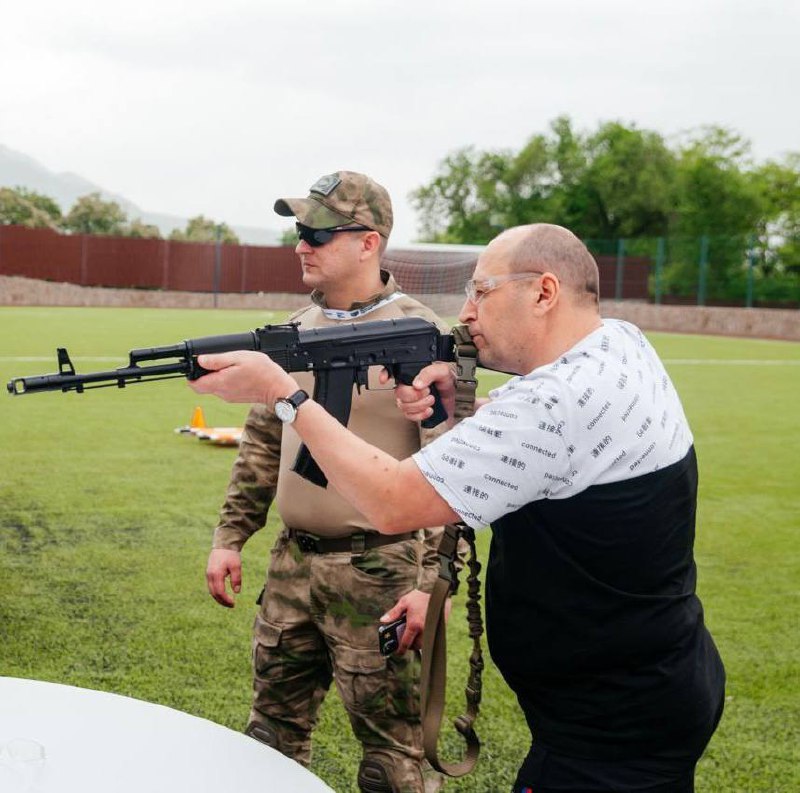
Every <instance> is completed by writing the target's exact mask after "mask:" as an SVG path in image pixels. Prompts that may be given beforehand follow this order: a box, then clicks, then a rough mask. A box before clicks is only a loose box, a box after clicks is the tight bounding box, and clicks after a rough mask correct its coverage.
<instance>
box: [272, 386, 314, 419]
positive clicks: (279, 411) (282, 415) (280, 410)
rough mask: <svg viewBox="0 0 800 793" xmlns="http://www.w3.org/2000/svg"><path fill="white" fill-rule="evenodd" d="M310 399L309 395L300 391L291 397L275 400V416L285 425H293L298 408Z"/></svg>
mask: <svg viewBox="0 0 800 793" xmlns="http://www.w3.org/2000/svg"><path fill="white" fill-rule="evenodd" d="M307 399H308V394H307V393H306V392H305V391H303V390H302V389H300V390H299V391H295V392H294V393H293V394H292V395H291V396H289V397H285V398H284V399H277V400H275V415H276V416H277V417H278V418H279V419H280V420H281V421H282V422H283V423H284V424H291V423H292V422H293V421H294V420H295V419H296V418H297V408H299V407H300V405H302V404H303V402H305V401H306V400H307Z"/></svg>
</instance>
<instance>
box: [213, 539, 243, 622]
mask: <svg viewBox="0 0 800 793" xmlns="http://www.w3.org/2000/svg"><path fill="white" fill-rule="evenodd" d="M228 578H230V581H231V589H232V590H233V592H234V593H236V594H237V595H238V594H239V592H240V591H241V589H242V556H241V554H240V553H239V551H230V550H227V549H226V548H215V549H214V550H213V551H211V553H210V554H209V555H208V564H207V565H206V584H208V591H209V594H210V595H211V597H213V598H214V600H216V601H217V603H219V604H220V606H225V607H227V608H233V607H234V605H235V604H236V601H235V600H234V598H233V595H230V594H228V590H227V588H226V582H227V580H228Z"/></svg>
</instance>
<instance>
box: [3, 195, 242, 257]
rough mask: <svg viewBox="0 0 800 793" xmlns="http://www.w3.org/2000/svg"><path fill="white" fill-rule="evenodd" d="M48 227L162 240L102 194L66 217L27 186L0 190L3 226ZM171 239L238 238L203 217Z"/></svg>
mask: <svg viewBox="0 0 800 793" xmlns="http://www.w3.org/2000/svg"><path fill="white" fill-rule="evenodd" d="M2 223H5V224H10V225H17V226H26V227H28V228H47V229H50V230H51V231H56V232H59V233H62V234H65V233H66V234H99V235H109V236H118V237H137V238H140V239H161V232H160V230H159V228H158V226H154V225H152V224H149V223H144V222H143V221H142V220H141V218H134V219H133V220H129V219H128V216H127V214H126V213H125V211H124V210H123V209H122V207H121V206H120V205H119V204H118V203H117V202H116V201H107V200H105V199H104V198H103V197H102V196H101V195H100V193H89V194H88V195H85V196H81V197H80V198H78V199H77V200H76V201H75V203H74V204H73V205H72V207H71V208H70V210H69V212H67V213H66V214H63V213H62V211H61V207H60V206H59V205H58V202H57V201H55V200H54V199H52V198H50V197H49V196H46V195H43V194H41V193H37V192H35V191H34V190H28V189H27V188H25V187H0V224H2ZM169 239H170V240H175V241H177V242H216V241H217V239H219V240H220V241H221V242H223V243H229V244H234V245H237V244H238V243H239V238H238V237H237V236H236V234H235V233H234V232H233V230H232V229H231V228H230V227H229V226H228V225H227V224H225V223H217V222H216V221H214V220H211V219H210V218H206V217H204V216H203V215H197V216H196V217H193V218H190V219H189V220H188V221H187V223H186V227H185V228H184V229H173V231H172V232H171V233H170V235H169Z"/></svg>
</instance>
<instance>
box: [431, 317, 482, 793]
mask: <svg viewBox="0 0 800 793" xmlns="http://www.w3.org/2000/svg"><path fill="white" fill-rule="evenodd" d="M453 335H454V337H455V340H456V407H455V418H456V419H457V420H459V421H460V420H461V419H462V418H464V417H465V416H468V415H472V412H473V409H474V404H475V389H476V386H477V381H476V379H475V368H476V365H477V351H476V349H475V347H474V345H473V344H472V340H471V338H470V336H469V332H468V331H467V329H466V328H465V327H464V326H456V327H455V328H454V329H453ZM461 537H463V538H464V540H465V541H466V542H467V544H468V545H469V550H470V556H469V559H468V561H467V565H468V568H469V575H468V576H467V622H468V624H469V635H470V637H471V638H472V653H471V654H470V657H469V666H470V671H469V678H468V680H467V687H466V691H465V697H466V702H467V709H466V712H465V713H464V714H462V715H461V716H459V717H458V718H457V719H456V720H455V721H454V722H453V724H454V726H455V728H456V730H458V732H459V733H461V735H462V736H463V737H464V740H465V741H466V744H467V748H466V752H465V754H464V759H463V760H461V761H460V762H457V763H448V762H444V761H442V760H440V759H439V755H438V752H437V745H438V743H439V732H440V730H441V724H442V715H443V713H444V706H445V692H446V687H447V633H446V625H445V618H444V613H445V606H446V603H447V598H448V596H449V595H450V594H451V592H455V589H456V587H457V586H458V578H457V575H458V574H457V571H456V565H455V560H456V555H457V552H458V543H459V539H460V538H461ZM438 553H439V565H440V568H439V576H438V578H437V579H436V583H435V584H434V587H433V592H432V593H431V599H430V602H429V604H428V613H427V615H426V617H425V628H424V631H423V635H422V680H421V688H422V744H423V749H424V751H425V757H426V758H427V760H428V762H429V763H430V764H431V765H432V766H433V767H434V768H435V769H436V770H437V771H439V772H441V773H443V774H446V775H447V776H451V777H460V776H464V775H465V774H468V773H469V772H470V771H472V769H473V768H474V766H475V763H476V761H477V759H478V754H479V752H480V741H479V740H478V736H477V734H476V733H475V729H474V726H473V725H474V723H475V720H476V719H477V718H478V711H479V709H480V701H481V673H482V671H483V654H482V652H481V635H482V633H483V620H482V617H481V608H480V579H479V578H478V574H479V572H480V569H481V565H480V562H479V561H478V557H477V554H476V551H475V532H474V531H473V530H472V529H471V528H470V527H469V526H467V525H466V524H464V523H456V524H449V525H447V526H445V528H444V532H443V533H442V539H441V542H440V543H439V551H438Z"/></svg>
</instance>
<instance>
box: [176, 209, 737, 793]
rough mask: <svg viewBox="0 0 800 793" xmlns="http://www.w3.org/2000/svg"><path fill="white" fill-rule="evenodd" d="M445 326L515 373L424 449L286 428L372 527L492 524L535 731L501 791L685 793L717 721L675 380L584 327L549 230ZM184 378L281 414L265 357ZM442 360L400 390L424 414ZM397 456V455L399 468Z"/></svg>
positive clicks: (490, 601)
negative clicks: (398, 451)
mask: <svg viewBox="0 0 800 793" xmlns="http://www.w3.org/2000/svg"><path fill="white" fill-rule="evenodd" d="M460 319H461V321H462V322H464V323H466V324H467V325H468V326H469V329H470V332H471V333H472V335H473V339H474V342H475V345H476V346H477V348H478V352H479V356H480V359H481V362H482V363H483V364H484V365H486V366H490V367H491V368H495V369H499V370H502V371H507V372H511V373H513V374H515V375H517V376H516V377H512V379H511V380H510V381H509V382H508V383H506V385H504V386H503V387H501V388H499V389H496V390H495V391H493V392H492V393H491V395H490V396H491V399H490V400H489V401H488V403H487V404H484V405H481V406H480V407H479V408H478V409H477V410H476V412H475V414H474V416H472V417H470V418H466V419H464V420H463V421H461V422H460V423H459V424H458V425H457V426H455V427H453V429H452V430H451V431H449V432H447V433H446V434H444V435H442V436H441V437H439V438H437V439H436V440H435V441H433V442H432V443H431V444H430V445H428V446H427V447H425V448H424V449H423V450H421V451H420V452H417V453H415V454H413V455H411V456H407V457H402V455H394V456H393V455H392V454H390V453H387V452H386V451H385V450H382V449H380V448H377V447H376V446H375V445H373V444H371V443H370V442H369V440H368V439H366V440H365V439H363V438H358V437H357V436H355V435H353V434H352V433H350V432H348V430H347V429H346V428H344V427H343V426H341V424H338V423H337V422H336V421H334V420H332V419H331V417H330V416H329V415H328V414H327V413H326V412H325V411H324V410H323V409H322V408H321V407H320V406H319V405H317V404H315V403H314V401H313V400H309V399H306V400H303V401H302V404H300V406H299V408H297V411H296V417H295V420H294V421H293V423H292V427H293V429H294V430H295V432H296V433H297V435H298V437H299V439H302V441H303V442H304V443H305V444H306V445H307V446H308V448H309V449H310V451H311V453H312V455H313V456H314V458H315V459H316V460H317V462H318V463H319V465H320V466H321V468H322V470H323V471H324V472H325V473H326V474H327V476H328V478H329V480H330V482H331V484H332V486H333V487H334V488H335V489H336V490H337V491H338V492H339V493H340V494H341V495H342V497H343V498H344V499H345V500H347V501H349V502H350V503H351V504H353V505H354V507H355V508H356V509H358V510H359V512H360V513H362V514H363V515H364V516H365V517H366V519H367V520H368V521H369V522H370V524H371V525H372V526H374V527H375V528H376V529H378V530H379V531H381V532H382V533H385V534H387V535H394V534H402V533H404V532H407V531H409V530H413V529H417V528H420V527H422V526H428V525H432V524H442V523H450V522H455V521H459V520H461V521H464V522H465V523H467V524H469V525H470V526H472V527H474V528H478V527H480V526H483V525H486V524H490V525H491V527H492V532H493V537H492V547H491V552H490V558H489V563H488V571H487V592H486V606H487V631H488V638H489V648H490V651H491V653H492V657H493V659H494V661H495V662H496V663H497V665H498V667H499V669H500V671H501V672H502V673H503V676H504V677H505V679H506V681H507V682H508V683H509V685H510V686H511V688H512V689H513V690H514V692H515V694H516V695H517V698H518V699H519V702H520V705H521V707H522V710H523V712H524V714H525V717H526V720H527V722H528V725H529V727H530V729H531V733H532V735H533V743H532V745H531V750H530V752H529V754H528V756H527V757H526V758H525V761H524V762H523V764H522V766H521V768H520V770H519V773H518V775H517V778H516V781H515V783H514V790H515V791H529V790H534V791H537V793H551V792H552V793H555V791H562V792H563V791H595V792H599V791H607V792H609V793H610V792H611V791H613V792H614V793H627V792H628V791H631V792H632V791H637V792H638V793H645V791H647V793H688V792H689V791H692V790H693V788H694V768H695V765H696V763H697V760H698V759H699V757H700V755H701V754H702V752H703V750H704V748H705V746H706V744H707V743H708V741H709V739H710V737H711V735H712V734H713V732H714V729H715V728H716V725H717V723H718V721H719V719H720V717H721V713H722V707H723V700H724V669H723V666H722V662H721V660H720V658H719V654H718V653H717V650H716V647H715V646H714V643H713V640H712V639H711V636H710V634H709V633H708V631H707V629H706V628H705V626H704V621H703V609H702V606H701V604H700V601H699V599H698V598H697V595H696V592H695V585H696V566H695V562H694V557H693V543H694V530H695V512H696V504H697V464H696V457H695V452H694V445H693V438H692V433H691V430H690V428H689V425H688V423H687V421H686V417H685V415H684V411H683V408H682V406H681V403H680V400H679V398H678V395H677V393H676V391H675V388H674V386H673V385H672V382H671V381H670V378H669V376H668V375H667V373H666V371H665V370H664V367H663V365H662V363H661V361H660V360H659V359H658V356H657V355H656V353H655V351H654V350H653V349H652V347H651V346H650V344H649V343H648V342H647V341H646V339H645V338H644V336H643V335H642V333H641V332H640V331H639V330H638V329H637V328H635V327H634V326H632V325H630V324H628V323H625V322H620V321H616V320H603V319H601V317H600V314H599V289H598V273H597V265H596V263H595V262H594V259H593V258H592V257H591V255H590V254H589V252H588V251H587V250H586V248H585V247H584V246H583V244H582V243H581V242H580V241H579V240H578V239H577V238H576V237H575V236H574V235H573V234H571V233H570V232H569V231H567V230H566V229H563V228H561V227H558V226H551V225H547V224H536V225H532V226H523V227H518V228H514V229H510V230H508V231H506V232H504V233H503V234H501V235H500V236H499V237H497V238H496V239H495V240H494V241H493V242H492V243H491V244H490V245H489V246H488V248H487V249H486V251H485V252H484V253H483V254H482V255H481V257H480V259H479V260H478V264H477V266H476V269H475V273H474V276H473V279H472V280H471V281H470V282H469V283H468V284H467V301H466V303H465V304H464V307H463V309H462V312H461V316H460ZM200 362H201V364H202V365H203V366H204V367H205V368H207V369H211V370H214V372H213V373H212V374H209V375H207V376H205V377H202V378H200V379H199V380H198V381H196V382H195V383H193V384H192V387H193V388H194V389H195V390H196V391H197V392H198V393H214V394H217V395H218V396H220V397H222V398H223V399H227V400H228V401H237V402H256V403H263V404H267V405H273V404H275V403H276V402H280V401H281V400H286V399H289V400H291V401H293V402H297V401H298V399H302V397H298V395H297V392H298V391H299V390H300V385H299V384H298V382H297V381H296V380H295V379H294V378H292V377H291V376H290V375H288V374H287V373H286V372H284V371H283V370H282V369H281V368H280V367H278V366H276V365H275V364H273V363H272V362H271V361H270V360H269V359H268V357H267V356H263V355H255V354H252V353H229V354H222V355H217V356H201V358H200ZM433 385H435V386H436V387H437V389H438V392H439V394H440V396H441V398H442V400H443V402H444V405H445V408H446V409H447V410H448V413H449V414H450V415H451V416H452V415H453V404H454V392H455V387H454V376H453V373H452V371H451V369H450V367H449V366H447V365H444V364H434V365H432V366H430V367H428V368H426V369H424V370H423V371H422V372H421V373H420V375H419V376H418V377H417V378H416V380H415V382H414V384H413V387H411V388H398V391H397V395H398V402H399V404H400V405H401V407H402V408H403V411H404V413H405V415H406V416H407V417H409V418H413V419H416V420H420V419H424V418H427V417H428V416H429V415H430V412H431V405H432V402H433V398H432V396H431V394H430V393H429V389H430V387H431V386H433ZM398 457H400V458H401V459H397V458H398Z"/></svg>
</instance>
